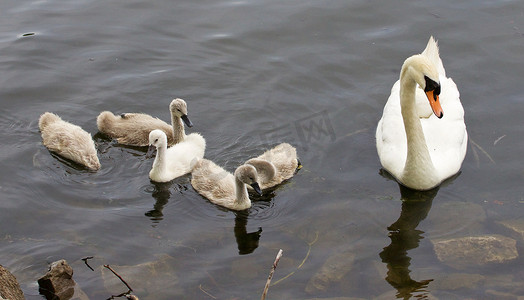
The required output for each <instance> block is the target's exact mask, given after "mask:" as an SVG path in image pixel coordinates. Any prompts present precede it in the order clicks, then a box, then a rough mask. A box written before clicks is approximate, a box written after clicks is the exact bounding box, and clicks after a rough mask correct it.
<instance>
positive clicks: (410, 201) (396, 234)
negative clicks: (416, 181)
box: [380, 184, 439, 299]
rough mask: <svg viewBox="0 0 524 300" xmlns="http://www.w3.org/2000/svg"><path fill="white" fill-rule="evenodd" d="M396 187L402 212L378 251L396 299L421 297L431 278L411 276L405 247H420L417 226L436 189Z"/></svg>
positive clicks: (428, 208)
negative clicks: (420, 278) (387, 238)
mask: <svg viewBox="0 0 524 300" xmlns="http://www.w3.org/2000/svg"><path fill="white" fill-rule="evenodd" d="M399 186H400V194H401V199H402V211H401V212H400V217H399V218H398V220H397V221H395V223H393V224H391V225H390V226H389V227H388V230H389V238H390V239H391V244H389V246H387V247H385V248H384V250H383V251H382V252H380V258H381V259H382V262H384V263H386V265H387V269H388V271H387V276H386V281H387V282H388V283H389V284H390V285H391V286H393V287H394V288H395V289H396V290H397V298H403V299H410V298H411V297H412V296H414V297H416V298H420V297H421V296H422V297H424V295H425V294H426V293H427V292H428V291H427V290H426V288H427V286H428V284H429V283H430V282H431V281H433V279H424V280H420V281H416V280H414V279H412V278H411V276H410V273H411V271H410V269H409V266H410V265H411V258H410V257H409V256H408V250H411V249H415V248H417V247H418V246H419V242H420V240H421V239H422V238H423V236H422V235H423V234H424V232H423V231H421V230H418V229H417V226H418V225H419V223H420V222H421V221H422V220H424V219H425V218H426V217H427V215H428V213H429V210H430V209H431V204H432V202H433V198H435V196H436V195H437V192H438V190H439V188H438V187H437V188H434V189H432V190H429V191H424V192H421V191H415V190H411V189H408V188H406V187H404V186H402V185H400V184H399Z"/></svg>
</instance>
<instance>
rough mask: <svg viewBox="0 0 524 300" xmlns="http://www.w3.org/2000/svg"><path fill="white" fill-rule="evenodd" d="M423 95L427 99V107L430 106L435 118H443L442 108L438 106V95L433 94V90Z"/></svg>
mask: <svg viewBox="0 0 524 300" xmlns="http://www.w3.org/2000/svg"><path fill="white" fill-rule="evenodd" d="M425 93H426V96H427V97H428V100H429V105H430V106H431V109H432V110H433V113H434V114H435V116H437V118H439V119H440V118H442V117H443V116H444V112H443V111H442V106H440V101H439V98H438V94H436V93H435V90H432V91H427V92H425Z"/></svg>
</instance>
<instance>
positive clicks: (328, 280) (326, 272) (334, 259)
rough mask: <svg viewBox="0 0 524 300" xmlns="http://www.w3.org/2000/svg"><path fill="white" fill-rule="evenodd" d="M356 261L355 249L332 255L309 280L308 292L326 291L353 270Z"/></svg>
mask: <svg viewBox="0 0 524 300" xmlns="http://www.w3.org/2000/svg"><path fill="white" fill-rule="evenodd" d="M354 261H355V254H354V253H353V251H345V252H342V253H339V254H336V255H334V256H331V257H330V258H328V259H327V260H326V262H325V263H324V265H322V267H321V268H320V270H319V271H318V272H317V273H316V274H315V275H313V277H312V278H311V279H310V280H309V282H308V283H307V285H306V292H307V293H314V292H317V291H325V290H327V289H328V288H329V286H330V285H331V284H333V283H336V282H340V281H341V280H342V278H343V277H344V276H345V275H346V274H347V273H349V272H350V271H351V268H352V267H353V262H354Z"/></svg>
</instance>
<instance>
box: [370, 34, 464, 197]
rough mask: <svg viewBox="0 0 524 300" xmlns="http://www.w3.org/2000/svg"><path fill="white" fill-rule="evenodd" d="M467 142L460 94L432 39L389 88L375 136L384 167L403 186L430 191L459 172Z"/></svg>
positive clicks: (403, 68) (409, 61) (407, 64)
mask: <svg viewBox="0 0 524 300" xmlns="http://www.w3.org/2000/svg"><path fill="white" fill-rule="evenodd" d="M417 84H418V86H419V88H417ZM423 92H425V94H424V93H423ZM439 95H440V96H439ZM426 97H427V98H426ZM428 100H429V103H428ZM467 140H468V134H467V132H466V125H465V124H464V109H463V108H462V104H461V103H460V99H459V91H458V89H457V86H456V85H455V83H454V82H453V80H452V79H451V78H447V77H446V72H445V70H444V66H443V65H442V61H441V59H440V56H439V50H438V46H437V43H436V42H435V40H434V39H433V37H431V38H430V39H429V42H428V44H427V46H426V49H425V50H424V51H423V52H422V54H418V55H414V56H411V57H409V58H408V59H406V61H405V62H404V64H403V66H402V70H401V72H400V80H399V81H397V82H396V83H395V85H394V86H393V88H392V89H391V95H390V96H389V99H388V101H387V103H386V106H385V107H384V112H383V115H382V119H381V120H380V121H379V122H378V127H377V131H376V143H377V152H378V155H379V157H380V162H381V164H382V166H383V167H384V169H386V170H387V171H388V172H389V173H390V174H391V175H393V176H394V177H395V178H396V179H397V180H398V181H399V182H400V183H401V184H402V185H404V186H407V187H409V188H412V189H416V190H428V189H431V188H434V187H436V186H438V185H439V184H440V183H441V182H442V181H443V180H445V179H447V178H449V177H451V176H453V175H454V174H456V173H457V172H458V171H459V170H460V166H461V164H462V161H463V160H464V157H465V155H466V146H467Z"/></svg>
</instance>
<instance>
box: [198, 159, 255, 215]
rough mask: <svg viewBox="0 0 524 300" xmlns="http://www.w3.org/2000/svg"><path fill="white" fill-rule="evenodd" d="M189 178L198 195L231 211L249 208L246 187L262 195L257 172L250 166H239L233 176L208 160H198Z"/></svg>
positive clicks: (249, 203) (249, 201) (249, 202)
mask: <svg viewBox="0 0 524 300" xmlns="http://www.w3.org/2000/svg"><path fill="white" fill-rule="evenodd" d="M191 176H192V178H191V185H193V188H194V189H195V190H196V191H197V192H198V193H199V194H200V195H202V196H204V197H206V198H207V199H208V200H209V201H211V202H212V203H214V204H217V205H220V206H223V207H226V208H229V209H232V210H244V209H248V208H250V207H251V200H250V199H249V195H248V193H247V188H246V186H247V185H249V186H251V187H252V188H253V189H254V190H255V191H256V192H257V193H259V194H260V195H261V194H262V192H261V191H260V187H259V185H258V175H257V171H256V169H255V168H254V167H253V166H251V165H241V166H240V167H238V168H237V169H236V170H235V174H234V175H233V174H231V173H229V172H227V171H226V170H224V169H223V168H221V167H219V166H218V165H216V164H215V163H214V162H212V161H210V160H207V159H200V160H199V161H198V162H197V163H196V164H195V166H194V167H193V171H192V173H191Z"/></svg>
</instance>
